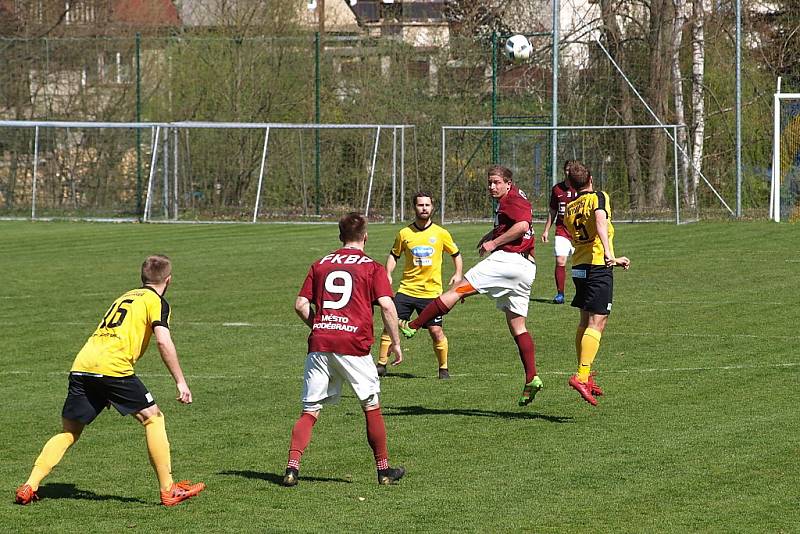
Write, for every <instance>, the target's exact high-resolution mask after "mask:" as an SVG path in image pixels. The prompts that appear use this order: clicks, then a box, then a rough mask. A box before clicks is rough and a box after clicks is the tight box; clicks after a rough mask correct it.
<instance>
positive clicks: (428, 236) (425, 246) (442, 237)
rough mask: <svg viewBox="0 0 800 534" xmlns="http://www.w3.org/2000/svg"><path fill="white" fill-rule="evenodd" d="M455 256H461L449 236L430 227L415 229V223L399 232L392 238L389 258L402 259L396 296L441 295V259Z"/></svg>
mask: <svg viewBox="0 0 800 534" xmlns="http://www.w3.org/2000/svg"><path fill="white" fill-rule="evenodd" d="M444 252H446V253H448V254H450V255H451V256H458V255H459V254H461V252H460V251H459V250H458V246H457V245H456V244H455V242H454V241H453V238H452V236H451V235H450V232H448V231H447V230H445V229H444V228H442V227H441V226H439V225H437V224H434V223H431V224H429V225H428V226H427V227H425V228H419V227H418V226H417V224H416V222H414V223H411V224H409V225H408V226H406V227H405V228H403V229H402V230H400V231H399V232H398V233H397V235H396V236H395V238H394V245H392V250H391V251H390V254H391V255H392V256H394V258H395V259H399V258H400V256H405V265H404V267H403V279H402V280H401V282H400V288H399V289H398V290H397V291H398V293H403V294H405V295H408V296H409V297H417V298H435V297H438V296H439V295H441V294H442V255H443V253H444Z"/></svg>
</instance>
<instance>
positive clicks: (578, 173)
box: [564, 162, 631, 406]
mask: <svg viewBox="0 0 800 534" xmlns="http://www.w3.org/2000/svg"><path fill="white" fill-rule="evenodd" d="M567 176H568V180H569V182H570V184H571V185H572V187H573V188H574V189H575V190H576V191H577V192H578V196H577V198H576V199H575V200H573V201H572V202H570V203H569V204H567V208H566V213H565V214H564V223H565V225H566V227H567V230H568V231H569V233H570V236H571V237H572V244H573V246H574V247H575V252H574V253H573V254H572V281H573V282H574V283H575V298H574V299H572V306H574V307H576V308H580V310H581V319H580V323H578V330H577V332H576V334H575V349H576V352H577V356H578V372H577V374H574V375H572V376H571V377H570V378H569V385H570V386H572V387H573V388H574V389H575V390H577V392H578V393H580V395H581V397H583V399H584V400H585V401H586V402H588V403H589V404H591V405H592V406H596V405H597V399H596V398H595V397H597V396H600V395H602V394H603V390H602V389H600V387H599V386H598V385H597V384H596V383H595V382H594V378H593V376H592V374H591V367H592V362H594V358H595V356H596V355H597V351H598V349H599V348H600V337H601V336H602V334H603V330H605V327H606V322H607V321H608V315H609V314H610V313H611V300H612V296H613V292H614V274H613V268H614V267H615V266H620V267H622V268H623V269H626V270H627V269H628V267H630V264H631V261H630V260H629V259H628V258H626V257H625V256H615V255H614V226H613V225H612V224H611V200H610V199H609V196H608V193H605V192H603V191H595V190H594V189H593V184H592V175H591V173H590V172H589V169H587V168H586V166H584V165H583V164H582V163H580V162H573V163H572V165H570V166H569V170H568V171H567Z"/></svg>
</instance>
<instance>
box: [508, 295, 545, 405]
mask: <svg viewBox="0 0 800 534" xmlns="http://www.w3.org/2000/svg"><path fill="white" fill-rule="evenodd" d="M505 314H506V323H507V324H508V330H509V332H511V336H512V337H513V338H514V343H516V344H517V350H518V351H519V358H520V360H521V361H522V367H523V369H524V371H525V386H524V387H523V389H522V394H521V395H520V398H519V405H520V406H527V405H528V404H530V403H531V402H533V399H534V398H535V397H536V394H537V393H538V392H539V391H540V390H541V389H542V387H543V383H542V379H541V378H539V376H538V374H537V373H536V344H535V343H534V342H533V337H532V336H531V334H530V332H528V328H527V326H526V325H525V320H526V317H525V316H524V315H519V314H517V313H515V312H513V311H511V310H505Z"/></svg>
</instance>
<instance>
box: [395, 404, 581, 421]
mask: <svg viewBox="0 0 800 534" xmlns="http://www.w3.org/2000/svg"><path fill="white" fill-rule="evenodd" d="M385 410H386V411H385V412H383V415H384V416H387V417H391V416H406V415H463V416H466V417H498V418H500V419H541V420H542V421H547V422H548V423H571V422H572V421H573V418H572V417H561V416H558V415H544V414H540V413H535V412H496V411H493V410H476V409H474V408H464V409H461V408H446V409H441V410H439V409H436V408H426V407H424V406H392V407H386V408H385Z"/></svg>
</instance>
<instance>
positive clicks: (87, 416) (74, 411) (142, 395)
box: [61, 373, 156, 425]
mask: <svg viewBox="0 0 800 534" xmlns="http://www.w3.org/2000/svg"><path fill="white" fill-rule="evenodd" d="M155 403H156V401H155V400H154V399H153V396H152V395H151V394H150V392H149V391H147V387H145V385H144V384H143V383H142V381H141V380H139V377H138V376H136V375H131V376H123V377H116V376H103V375H91V374H80V373H70V374H69V389H68V391H67V400H65V401H64V408H63V409H62V410H61V416H62V417H64V418H65V419H72V420H74V421H80V422H81V423H83V424H85V425H88V424H89V423H91V422H92V421H94V419H95V417H97V416H98V415H100V412H102V411H103V408H107V407H109V406H114V408H116V409H117V411H118V412H119V413H120V414H121V415H130V414H132V413H137V412H140V411H142V410H144V409H145V408H149V407H150V406H153V405H154V404H155Z"/></svg>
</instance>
